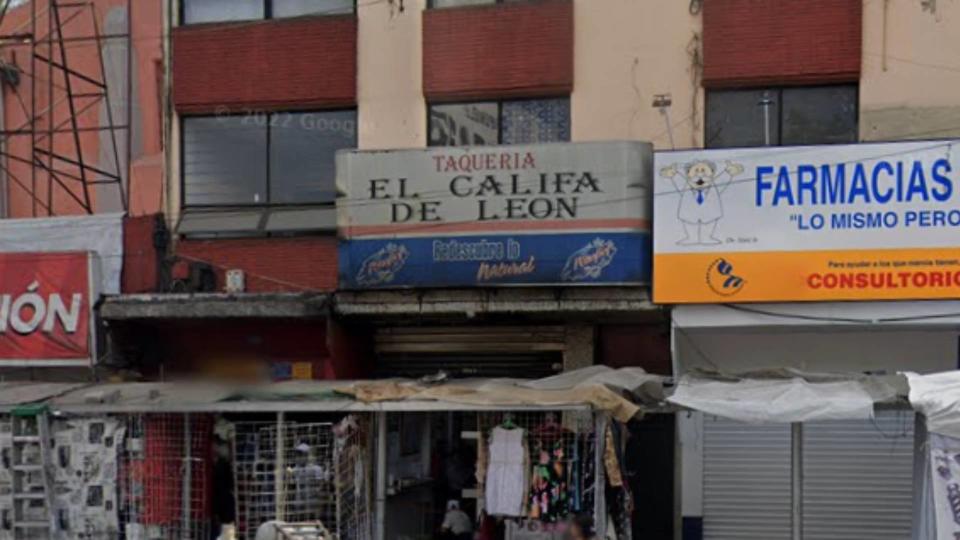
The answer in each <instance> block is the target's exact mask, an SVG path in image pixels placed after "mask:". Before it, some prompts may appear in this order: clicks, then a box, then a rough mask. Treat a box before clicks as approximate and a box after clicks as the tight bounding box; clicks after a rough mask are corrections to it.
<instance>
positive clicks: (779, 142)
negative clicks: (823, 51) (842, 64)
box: [703, 82, 860, 149]
mask: <svg viewBox="0 0 960 540" xmlns="http://www.w3.org/2000/svg"><path fill="white" fill-rule="evenodd" d="M830 87H851V88H853V89H855V90H856V91H855V92H854V100H853V110H854V118H853V120H854V125H855V127H856V131H857V137H856V140H855V141H853V142H850V143H811V144H800V145H794V144H791V145H789V146H824V145H830V144H855V143H856V142H859V139H860V137H859V130H860V83H859V82H846V83H829V84H803V85H795V86H794V85H773V86H744V87H739V88H705V89H704V90H705V92H704V106H703V109H704V113H703V116H704V118H703V147H704V148H707V149H711V148H712V149H724V148H767V147H766V146H763V145H761V146H709V145H708V138H709V135H710V134H709V133H708V132H707V130H708V129H709V128H710V125H711V124H710V108H709V107H708V106H707V103H706V100H707V95H706V94H707V93H709V92H715V91H719V92H757V91H761V92H762V91H767V92H770V93H771V94H773V95H772V97H773V98H774V100H775V102H776V106H777V110H776V115H777V131H776V134H775V138H776V143H775V144H771V145H770V146H769V147H770V148H774V147H777V146H786V145H784V144H783V91H784V90H788V89H803V88H830Z"/></svg>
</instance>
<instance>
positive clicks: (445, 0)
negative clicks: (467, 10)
mask: <svg viewBox="0 0 960 540" xmlns="http://www.w3.org/2000/svg"><path fill="white" fill-rule="evenodd" d="M496 3H497V2H496V0H431V2H430V7H431V8H445V7H461V6H482V5H484V4H496Z"/></svg>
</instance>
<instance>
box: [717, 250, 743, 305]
mask: <svg viewBox="0 0 960 540" xmlns="http://www.w3.org/2000/svg"><path fill="white" fill-rule="evenodd" d="M744 284H746V280H744V279H743V277H741V276H738V275H736V274H735V273H734V268H733V264H731V263H730V261H728V260H726V259H723V258H720V259H716V260H714V261H713V262H712V263H710V266H708V267H707V286H708V287H710V290H712V291H713V292H715V293H717V294H719V295H720V296H733V295H735V294H737V293H738V292H740V289H743V286H744Z"/></svg>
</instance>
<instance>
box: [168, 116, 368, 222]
mask: <svg viewBox="0 0 960 540" xmlns="http://www.w3.org/2000/svg"><path fill="white" fill-rule="evenodd" d="M356 120H357V113H356V111H324V112H304V113H274V114H254V115H243V116H221V117H202V118H198V117H192V118H184V120H183V183H184V205H185V206H218V205H219V206H236V205H251V204H253V205H268V204H313V203H328V202H333V200H334V199H335V197H336V175H335V165H334V163H335V155H336V152H337V150H340V149H344V148H355V147H356V141H357V127H356Z"/></svg>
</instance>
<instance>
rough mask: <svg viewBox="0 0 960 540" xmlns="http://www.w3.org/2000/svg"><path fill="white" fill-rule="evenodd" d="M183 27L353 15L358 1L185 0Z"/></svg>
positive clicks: (183, 0)
mask: <svg viewBox="0 0 960 540" xmlns="http://www.w3.org/2000/svg"><path fill="white" fill-rule="evenodd" d="M182 2H183V5H182V9H183V12H182V18H183V24H199V23H210V22H229V21H249V20H257V19H270V18H282V17H300V16H303V15H338V14H344V13H353V8H354V0H182Z"/></svg>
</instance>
